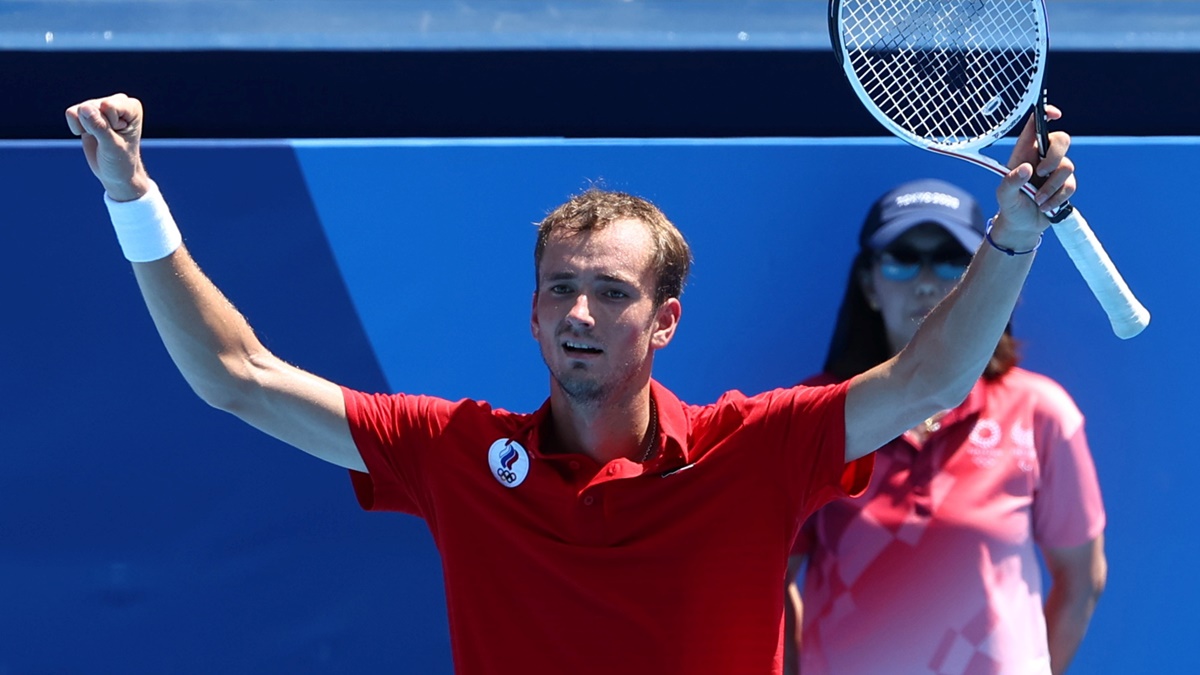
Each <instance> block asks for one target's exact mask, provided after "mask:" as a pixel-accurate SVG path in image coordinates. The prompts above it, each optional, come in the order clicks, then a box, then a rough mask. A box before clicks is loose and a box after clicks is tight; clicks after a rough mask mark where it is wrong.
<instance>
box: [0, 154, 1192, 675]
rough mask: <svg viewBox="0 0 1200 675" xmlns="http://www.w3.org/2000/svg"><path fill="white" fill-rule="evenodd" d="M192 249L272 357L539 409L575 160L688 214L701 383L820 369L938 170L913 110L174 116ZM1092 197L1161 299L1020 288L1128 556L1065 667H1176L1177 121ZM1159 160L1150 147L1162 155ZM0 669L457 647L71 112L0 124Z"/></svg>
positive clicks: (940, 163)
mask: <svg viewBox="0 0 1200 675" xmlns="http://www.w3.org/2000/svg"><path fill="white" fill-rule="evenodd" d="M146 154H147V162H148V165H149V166H150V168H151V171H152V172H153V174H154V175H155V176H156V178H157V180H158V182H159V183H160V185H162V187H163V190H164V192H165V193H166V194H167V196H168V198H169V200H170V203H171V205H172V209H173V211H174V212H175V214H176V216H177V218H178V220H179V221H180V223H181V224H182V226H183V228H184V232H185V237H186V241H187V242H188V245H189V247H190V248H191V250H192V251H193V253H194V254H195V255H196V257H197V258H198V259H199V261H200V263H201V265H202V266H203V267H204V269H205V270H206V271H207V272H208V273H209V274H210V275H211V276H212V277H213V278H214V279H215V280H216V281H217V283H218V284H219V285H220V286H221V287H222V288H223V289H225V291H226V292H227V293H228V295H229V296H230V297H231V299H232V300H233V301H234V302H235V303H236V304H237V305H238V307H239V308H240V309H241V310H242V311H243V312H244V313H245V314H246V315H247V316H248V317H249V318H250V320H251V322H252V323H253V324H254V325H255V326H256V328H257V329H258V331H259V333H260V334H261V335H262V336H263V339H264V341H265V342H266V343H267V344H268V346H269V347H271V348H272V349H273V350H275V351H276V352H277V353H279V354H280V355H281V356H283V357H284V358H286V359H288V360H290V361H292V362H293V363H297V364H298V365H300V366H302V367H305V368H309V369H311V370H314V371H315V372H318V373H320V374H322V375H325V376H328V377H330V378H331V379H334V380H336V381H339V382H343V383H345V384H348V385H351V386H355V387H360V388H364V389H389V390H397V389H403V390H406V391H413V392H422V393H432V394H438V395H441V396H447V397H452V398H453V397H459V396H473V397H478V398H486V399H489V400H491V401H493V402H494V403H495V404H497V405H500V406H502V407H507V408H511V409H516V410H530V409H532V408H533V407H535V406H536V405H538V404H539V403H540V402H541V400H542V399H543V397H544V396H545V394H546V387H547V380H546V375H545V370H544V366H542V364H541V362H540V357H539V356H538V353H537V349H536V346H535V344H534V342H533V340H532V339H531V338H530V337H529V328H528V316H529V309H530V298H531V296H530V293H531V291H532V279H533V272H532V246H533V237H534V228H533V225H532V223H533V222H535V221H537V220H539V219H540V218H541V217H542V215H544V213H545V212H546V211H547V210H548V209H550V208H552V207H553V206H555V205H556V204H558V203H559V202H561V201H562V200H563V199H564V198H566V197H567V196H568V195H569V194H570V193H572V192H574V191H576V190H579V189H582V188H583V187H584V186H585V185H586V182H587V180H589V179H596V178H603V179H604V180H605V183H606V184H607V186H609V187H611V188H617V189H627V190H629V191H633V192H636V193H638V194H641V195H644V196H647V197H649V198H651V199H653V200H655V201H656V202H657V203H659V204H660V205H661V206H662V207H663V208H664V210H665V211H666V212H667V214H668V216H670V217H671V218H672V219H673V220H674V221H675V222H676V223H677V224H679V225H680V226H681V227H682V229H683V230H684V232H685V234H686V235H687V236H688V238H689V239H690V241H691V242H692V244H693V246H694V249H695V253H696V258H697V262H696V266H695V268H694V276H693V280H692V283H691V284H690V285H689V287H688V290H687V291H686V293H685V294H684V298H683V304H684V316H683V324H682V326H681V330H680V333H679V335H678V336H677V339H676V341H675V342H674V343H673V344H672V345H671V346H670V347H669V348H668V349H667V350H665V351H664V352H663V353H662V354H661V355H660V359H659V363H658V364H657V370H656V372H657V375H658V377H659V379H660V380H662V381H663V382H664V383H666V384H667V385H669V386H671V387H672V388H674V389H675V390H676V391H677V392H678V393H679V394H680V395H681V396H682V397H683V398H685V399H687V400H691V401H694V402H705V401H709V400H712V399H713V398H715V396H716V395H717V394H718V393H719V392H721V391H724V390H725V389H727V388H734V387H736V388H740V389H743V390H745V391H748V392H752V391H759V390H762V389H765V388H768V387H774V386H779V385H785V384H789V383H791V382H793V381H795V380H797V379H799V378H801V377H803V376H805V375H807V374H809V373H811V372H813V371H814V370H816V369H817V368H818V366H819V364H820V362H821V359H822V357H823V354H824V347H825V343H826V341H827V339H828V335H829V331H830V325H831V323H832V320H833V315H834V312H835V311H836V304H837V301H838V299H839V297H838V296H839V294H840V292H841V289H842V287H843V285H844V281H845V273H846V265H847V264H848V260H849V257H850V256H851V254H852V252H853V246H854V234H855V231H856V229H857V226H858V223H859V221H860V219H861V217H862V215H863V213H864V211H865V209H866V206H867V205H868V204H869V202H870V201H871V200H872V199H873V198H874V197H875V196H876V195H877V194H879V193H880V192H882V191H883V190H884V189H886V188H888V187H890V186H891V185H892V184H894V183H896V182H899V181H901V180H905V179H908V178H912V177H915V176H921V175H936V176H939V177H942V178H946V179H949V180H952V181H956V182H959V183H961V184H963V185H964V186H966V187H968V188H970V189H973V190H975V191H976V192H977V193H978V194H980V195H981V196H982V197H984V198H985V199H984V202H985V205H987V206H985V208H989V209H990V204H989V203H988V202H989V200H988V199H987V197H988V195H989V194H990V193H991V191H992V190H993V187H994V183H995V181H994V179H993V178H992V177H991V176H990V175H989V174H987V173H985V172H981V171H979V170H977V169H974V168H972V167H970V166H968V165H966V164H964V163H958V162H954V161H953V160H949V159H944V158H940V157H936V156H933V155H930V154H925V153H922V152H920V151H918V150H915V149H912V148H910V147H908V146H905V145H901V144H899V143H896V142H892V141H880V142H858V143H854V144H837V143H829V142H823V143H806V142H804V141H786V140H785V141H778V142H762V143H759V142H748V143H737V142H724V143H719V142H718V143H705V142H698V143H694V144H693V143H681V142H671V143H656V142H645V143H629V142H622V143H605V142H596V141H592V142H586V143H569V142H557V141H530V142H505V143H483V142H452V143H442V144H439V143H430V142H421V143H412V144H406V143H388V144H372V143H365V144H362V143H359V144H353V143H350V144H337V143H331V144H319V143H304V144H301V145H299V146H297V147H296V148H295V150H294V152H293V149H292V148H289V147H287V146H286V145H283V144H277V145H267V146H239V145H237V144H234V145H221V146H190V145H188V144H172V145H154V144H150V146H149V147H148V149H147V151H146ZM1072 154H1073V156H1074V157H1075V158H1076V161H1077V162H1078V164H1079V166H1080V180H1081V192H1080V194H1079V195H1078V198H1077V200H1076V201H1077V203H1078V204H1079V206H1080V207H1081V208H1082V209H1083V212H1084V213H1085V215H1087V217H1088V218H1089V220H1090V222H1091V223H1092V225H1093V227H1094V228H1095V229H1096V231H1097V232H1098V234H1099V235H1100V237H1101V239H1102V240H1103V241H1104V242H1105V244H1106V245H1107V247H1108V248H1109V251H1110V252H1111V253H1112V255H1113V257H1114V259H1115V260H1116V262H1117V263H1118V264H1119V265H1120V267H1121V269H1122V271H1123V272H1124V273H1125V276H1126V278H1127V279H1128V280H1129V282H1130V284H1131V285H1132V286H1133V288H1134V290H1135V291H1137V292H1138V294H1139V295H1140V296H1141V298H1142V300H1143V301H1144V302H1145V304H1146V305H1147V306H1148V307H1149V308H1150V309H1151V311H1152V312H1153V313H1154V320H1153V323H1152V325H1151V327H1150V328H1149V329H1148V330H1147V332H1146V333H1145V334H1143V335H1142V336H1140V337H1138V338H1136V339H1134V340H1131V341H1127V342H1123V341H1120V340H1118V339H1116V338H1115V337H1113V336H1112V335H1111V332H1109V330H1108V328H1107V322H1106V321H1105V319H1104V317H1103V315H1102V313H1101V312H1100V309H1099V307H1098V305H1096V303H1095V301H1094V300H1092V298H1091V297H1090V295H1089V294H1088V291H1087V289H1086V287H1085V286H1084V284H1083V282H1082V281H1081V280H1079V278H1078V276H1077V275H1076V274H1075V272H1074V270H1073V268H1071V266H1070V263H1069V261H1068V260H1067V259H1066V256H1065V255H1064V254H1063V253H1062V252H1061V250H1060V249H1059V248H1057V247H1056V246H1055V245H1053V242H1052V241H1048V242H1047V245H1046V246H1045V247H1043V249H1042V252H1041V253H1040V254H1039V259H1038V261H1037V265H1036V267H1035V270H1034V273H1033V275H1032V277H1031V279H1030V281H1029V284H1028V285H1027V289H1026V292H1025V296H1024V299H1023V302H1022V304H1021V306H1020V307H1019V309H1018V312H1017V316H1016V319H1015V327H1016V331H1017V334H1018V336H1019V337H1020V338H1021V339H1022V340H1023V341H1024V344H1025V352H1026V354H1027V359H1026V364H1027V365H1028V366H1030V367H1032V368H1034V369H1036V370H1040V371H1042V372H1045V373H1047V374H1049V375H1051V376H1053V377H1055V378H1056V379H1058V380H1059V381H1061V382H1063V383H1064V384H1065V385H1066V386H1067V388H1068V390H1070V391H1071V393H1072V394H1073V395H1074V396H1075V398H1076V400H1077V401H1078V403H1079V405H1080V407H1081V408H1082V409H1083V411H1084V412H1085V414H1086V415H1087V417H1088V431H1089V436H1090V437H1091V440H1092V445H1093V451H1094V454H1095V456H1096V462H1097V467H1098V470H1099V473H1100V478H1101V482H1102V487H1103V490H1104V495H1105V499H1106V503H1107V506H1108V513H1109V528H1108V533H1107V536H1108V540H1109V546H1108V551H1109V562H1110V577H1109V588H1108V591H1107V593H1106V594H1105V596H1104V598H1102V600H1101V603H1100V606H1099V609H1098V611H1097V615H1096V618H1095V621H1094V622H1093V626H1092V631H1091V633H1090V634H1089V636H1088V638H1087V640H1086V641H1085V643H1084V645H1083V648H1082V650H1081V652H1080V654H1079V656H1078V659H1077V663H1076V665H1075V667H1074V668H1073V671H1072V672H1079V673H1129V672H1154V673H1184V672H1193V671H1195V669H1196V668H1197V665H1198V664H1197V658H1196V656H1195V655H1194V650H1192V649H1191V648H1190V644H1189V640H1190V638H1191V627H1192V625H1193V621H1192V620H1191V608H1192V607H1194V606H1196V605H1197V604H1200V588H1198V586H1197V582H1196V581H1195V580H1194V579H1193V578H1192V575H1191V574H1190V563H1191V561H1192V560H1194V559H1196V557H1197V556H1196V553H1197V545H1196V543H1195V540H1194V538H1193V536H1192V535H1193V533H1194V532H1196V531H1197V529H1198V528H1197V525H1198V523H1197V517H1196V515H1195V513H1194V512H1193V511H1192V510H1191V509H1190V508H1189V507H1190V500H1189V499H1188V496H1189V495H1190V493H1191V489H1190V488H1191V486H1190V483H1191V481H1192V480H1193V477H1194V476H1195V475H1197V474H1198V473H1200V459H1198V458H1197V454H1196V453H1195V452H1193V450H1192V447H1191V446H1192V443H1191V440H1190V436H1189V435H1188V434H1187V432H1186V420H1188V419H1190V418H1191V416H1192V415H1193V414H1194V412H1193V411H1194V410H1195V408H1196V407H1197V403H1198V402H1200V401H1198V397H1197V396H1196V395H1195V394H1193V393H1192V390H1191V389H1190V385H1191V383H1192V382H1193V381H1194V380H1195V379H1196V377H1197V376H1198V375H1200V363H1198V360H1197V358H1196V356H1195V349H1194V348H1193V347H1192V342H1193V340H1192V336H1193V334H1194V333H1195V332H1196V327H1197V320H1196V318H1195V313H1194V311H1193V307H1192V305H1193V304H1194V302H1193V301H1192V298H1193V297H1194V296H1195V295H1196V292H1197V290H1200V281H1197V277H1196V275H1195V273H1194V271H1193V269H1192V268H1193V265H1192V264H1191V259H1192V258H1193V257H1194V251H1196V250H1197V249H1198V248H1200V233H1198V231H1197V228H1195V227H1192V226H1191V224H1190V222H1189V219H1190V215H1189V214H1190V213H1191V212H1192V211H1193V207H1192V204H1191V201H1193V195H1194V193H1195V187H1194V186H1195V183H1196V176H1194V175H1190V174H1189V172H1187V171H1182V170H1180V171H1174V172H1166V171H1167V170H1170V169H1178V168H1182V167H1188V166H1191V165H1193V164H1194V163H1195V162H1197V160H1200V145H1198V144H1196V143H1194V142H1191V141H1186V140H1175V141H1171V140H1162V141H1154V140H1139V141H1136V142H1131V143H1125V144H1112V143H1095V142H1088V139H1082V140H1077V142H1076V145H1075V147H1074V148H1073V152H1072ZM1156 171H1158V172H1160V173H1164V175H1158V174H1156V173H1154V172H1156ZM0 176H4V177H5V180H6V186H7V187H9V188H10V190H11V192H10V193H9V194H10V195H13V196H11V197H10V200H9V203H8V210H7V212H6V214H5V222H6V223H9V226H8V227H5V228H3V229H0V244H2V246H3V250H5V251H8V252H10V255H9V259H8V260H7V262H6V264H5V265H3V266H0V284H3V287H4V288H6V289H8V293H7V294H6V297H7V299H8V300H9V311H8V312H7V316H9V318H10V321H9V323H8V325H7V328H8V330H4V331H0V381H2V382H3V383H5V384H6V385H7V386H6V387H5V390H4V394H3V403H4V405H3V406H0V439H2V440H0V453H3V456H4V458H5V460H6V461H5V462H4V466H5V470H4V471H3V472H0V608H3V610H0V673H5V674H6V675H7V674H18V673H45V672H89V673H90V672H114V673H115V672H121V673H163V672H174V673H211V672H231V673H268V672H270V673H275V672H278V673H307V672H312V673H361V672H375V671H391V672H414V673H417V672H419V673H448V672H450V667H449V648H448V638H447V637H446V625H445V610H444V607H443V599H442V597H441V585H440V572H439V564H438V560H437V555H436V551H435V550H434V549H433V546H432V544H431V543H430V541H429V536H428V534H427V532H426V531H425V528H424V526H423V524H421V523H420V522H419V521H417V520H416V519H413V518H409V517H405V516H398V515H378V514H363V513H361V512H359V511H358V509H357V506H356V504H355V502H354V499H353V496H352V494H351V491H350V487H349V484H348V481H347V480H346V478H345V474H344V472H343V471H341V470H339V469H337V468H334V467H330V466H327V465H324V464H322V463H320V462H318V461H316V460H313V459H311V458H309V457H307V456H305V455H303V454H302V453H299V452H297V451H294V450H291V449H288V448H286V447H284V446H283V445H281V444H279V443H278V442H276V441H273V440H271V439H268V438H266V437H262V436H260V435H258V434H256V433H255V432H252V431H250V430H247V429H244V428H243V427H242V426H241V425H240V424H239V423H237V422H236V421H235V420H233V419H232V418H229V417H227V416H224V415H222V414H220V413H217V412H215V411H212V410H210V409H208V408H207V407H205V406H204V405H203V404H202V403H201V402H199V400H198V399H196V398H195V397H194V396H193V395H192V394H191V393H190V391H189V390H188V388H187V386H186V384H184V383H183V381H182V378H180V377H179V376H178V375H177V374H176V373H175V372H174V369H173V366H172V365H171V364H170V362H169V359H168V358H167V356H166V354H165V351H164V350H163V349H162V347H161V345H160V344H159V342H158V340H157V337H156V335H155V333H154V330H153V327H152V326H151V324H150V321H149V320H148V318H147V316H146V313H145V310H144V308H143V307H142V306H141V302H140V299H139V297H138V295H137V291H136V286H135V284H134V282H133V279H132V275H131V273H130V272H129V268H128V266H127V265H125V264H124V263H123V262H122V261H121V259H120V254H119V252H118V249H117V247H116V244H115V242H114V240H113V237H112V235H111V232H109V231H108V230H109V228H108V226H107V224H106V222H105V220H106V218H105V214H104V211H103V206H102V204H101V202H100V199H99V197H100V191H99V189H98V188H97V187H96V185H95V183H94V180H93V179H92V178H91V176H90V175H89V174H88V172H87V169H86V165H85V164H84V162H83V160H82V158H81V157H80V156H79V152H78V150H77V149H76V148H74V147H73V146H70V147H69V146H67V145H48V146H33V145H11V146H0Z"/></svg>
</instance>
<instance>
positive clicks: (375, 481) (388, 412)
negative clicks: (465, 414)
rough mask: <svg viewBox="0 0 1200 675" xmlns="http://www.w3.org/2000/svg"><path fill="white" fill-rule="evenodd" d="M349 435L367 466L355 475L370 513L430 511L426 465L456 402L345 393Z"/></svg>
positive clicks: (358, 493) (357, 488)
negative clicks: (365, 471)
mask: <svg viewBox="0 0 1200 675" xmlns="http://www.w3.org/2000/svg"><path fill="white" fill-rule="evenodd" d="M342 396H343V398H344V399H345V402H346V419H347V421H348V423H349V425H350V435H351V437H353V438H354V444H355V445H356V446H357V447H358V452H359V454H360V455H361V456H362V459H363V463H364V464H365V465H366V467H367V473H362V472H359V471H351V472H350V479H351V483H352V484H353V486H354V493H355V496H356V497H357V498H358V502H359V505H360V506H362V508H364V509H366V510H369V511H401V512H403V513H410V514H413V515H417V516H424V515H425V514H426V512H427V511H428V504H429V500H428V493H427V491H426V489H425V482H424V476H425V474H424V471H423V470H422V465H423V463H424V460H425V459H426V458H427V457H428V455H429V453H430V451H431V450H432V448H433V445H434V442H435V439H437V438H438V436H439V435H440V434H441V431H442V430H443V429H444V428H445V425H446V423H447V422H448V420H449V419H450V416H451V413H452V411H453V406H454V404H452V403H450V402H449V401H445V400H443V399H439V398H434V397H430V396H408V395H405V394H365V393H362V392H358V391H354V390H352V389H346V388H343V389H342Z"/></svg>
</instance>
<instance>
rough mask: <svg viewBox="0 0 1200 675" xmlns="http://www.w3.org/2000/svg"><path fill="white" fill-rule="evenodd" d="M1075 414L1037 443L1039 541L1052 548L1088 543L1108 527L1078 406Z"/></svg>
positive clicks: (1045, 429)
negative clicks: (1040, 454)
mask: <svg viewBox="0 0 1200 675" xmlns="http://www.w3.org/2000/svg"><path fill="white" fill-rule="evenodd" d="M1071 409H1072V410H1071V411H1067V417H1068V421H1067V424H1066V425H1062V424H1060V423H1054V422H1051V423H1050V424H1046V425H1043V429H1042V430H1041V433H1040V434H1039V436H1040V438H1038V442H1039V444H1040V445H1041V446H1042V448H1043V449H1044V452H1043V453H1042V460H1041V461H1042V476H1041V481H1040V483H1039V485H1038V489H1037V492H1036V493H1035V494H1034V500H1033V520H1034V523H1033V527H1034V539H1035V540H1036V541H1037V542H1038V544H1039V545H1041V546H1047V547H1051V548H1070V547H1074V546H1080V545H1082V544H1085V543H1087V542H1089V541H1091V540H1093V539H1095V538H1096V537H1098V536H1100V534H1101V533H1102V532H1103V531H1104V526H1105V513H1104V502H1103V500H1102V499H1101V495H1100V482H1099V480H1098V478H1097V476H1096V466H1095V463H1094V462H1093V461H1092V453H1091V450H1090V449H1089V448H1088V443H1087V436H1086V434H1085V433H1084V428H1083V421H1082V416H1079V417H1078V419H1077V420H1076V419H1074V416H1075V415H1078V412H1077V411H1076V410H1075V409H1074V405H1073V404H1071ZM1072 411H1074V415H1072V414H1071V412H1072ZM1076 422H1077V423H1076Z"/></svg>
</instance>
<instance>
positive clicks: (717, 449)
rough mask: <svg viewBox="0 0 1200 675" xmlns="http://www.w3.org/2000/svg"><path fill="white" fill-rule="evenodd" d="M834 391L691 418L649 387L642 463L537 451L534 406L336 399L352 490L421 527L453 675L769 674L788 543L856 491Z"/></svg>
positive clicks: (774, 396) (727, 406)
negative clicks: (439, 574) (430, 542)
mask: <svg viewBox="0 0 1200 675" xmlns="http://www.w3.org/2000/svg"><path fill="white" fill-rule="evenodd" d="M846 388H847V385H845V384H840V385H833V386H829V387H818V388H813V387H797V388H792V389H779V390H776V391H772V392H767V393H765V394H760V395H758V396H753V397H746V396H744V395H742V394H740V393H737V392H731V393H728V394H726V395H724V396H723V397H721V399H720V400H719V401H718V402H717V403H715V404H712V405H707V406H693V405H687V404H684V403H681V402H680V401H679V400H678V399H677V398H676V397H675V396H674V395H673V394H672V393H671V392H670V391H668V390H667V389H666V388H664V387H662V386H661V385H659V384H658V383H656V382H655V383H653V384H652V387H651V395H652V396H653V398H654V401H655V404H656V406H657V410H658V421H659V425H658V428H659V431H658V438H657V439H655V441H654V443H655V448H656V449H655V452H654V455H653V456H652V458H651V459H650V460H649V461H648V462H647V463H645V464H641V463H638V462H635V461H631V460H627V459H617V460H613V461H611V462H608V463H607V464H604V465H599V464H597V463H596V462H595V461H593V460H591V459H590V458H588V457H586V456H584V455H576V454H566V453H560V452H556V451H555V449H554V448H553V447H552V446H551V445H549V444H551V443H552V437H551V436H549V435H548V434H549V431H548V430H549V429H550V427H549V413H550V407H549V402H547V403H546V404H545V405H543V406H542V408H541V409H540V410H538V411H537V412H535V413H533V414H532V415H530V414H516V413H510V412H506V411H503V410H496V409H493V408H491V407H490V406H488V405H487V404H486V403H482V402H478V401H470V400H463V401H458V402H450V401H446V400H442V399H437V398H431V397H427V396H408V395H403V394H396V395H381V394H380V395H368V394H363V393H359V392H355V391H351V390H344V395H345V400H346V412H347V417H348V419H349V422H350V430H351V433H352V434H353V436H354V440H355V443H356V444H357V445H358V449H359V452H360V453H361V454H362V458H363V461H364V462H365V464H366V466H367V470H368V471H369V474H363V473H358V472H351V478H352V480H353V484H354V489H355V492H356V494H357V496H358V499H359V502H360V504H362V506H363V508H365V509H372V510H392V511H402V512H405V513H411V514H413V515H416V516H420V517H421V518H424V519H425V521H426V523H427V524H428V526H429V529H430V532H431V533H432V534H433V539H434V541H435V542H436V543H437V546H438V550H439V551H440V552H441V555H442V569H443V572H444V576H445V584H446V601H447V605H448V613H449V619H450V634H451V642H452V647H453V652H454V663H455V671H456V672H457V673H458V675H489V674H506V675H507V674H511V673H520V674H521V675H590V674H593V673H594V674H595V675H612V674H614V673H616V674H618V675H643V674H644V675H651V674H654V675H661V674H663V673H687V674H688V675H695V674H705V673H712V674H714V675H716V674H720V675H739V674H743V673H744V674H746V675H768V674H771V673H779V672H781V667H780V662H781V659H780V653H781V651H780V645H781V628H782V621H781V617H782V602H783V592H782V590H783V581H784V573H785V570H786V566H787V557H788V552H789V551H790V550H791V546H792V542H793V540H794V538H795V535H796V532H797V530H798V529H799V526H800V524H801V523H802V522H803V521H804V519H805V518H806V517H807V516H808V514H809V513H811V512H812V511H813V510H815V509H816V508H817V507H819V506H821V505H822V504H824V503H826V502H828V501H830V500H831V499H833V498H836V497H839V496H842V495H844V494H846V493H858V492H860V491H861V490H863V489H864V488H865V487H866V484H867V481H868V479H869V478H870V472H871V466H872V460H870V459H869V458H868V459H865V460H859V461H857V462H854V463H852V464H849V465H847V464H846V463H845V461H844V457H845V437H846V433H845V398H846ZM397 611H404V608H403V607H398V608H397Z"/></svg>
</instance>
